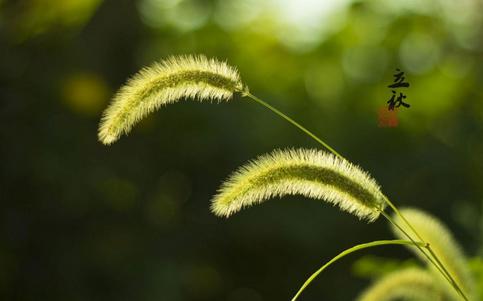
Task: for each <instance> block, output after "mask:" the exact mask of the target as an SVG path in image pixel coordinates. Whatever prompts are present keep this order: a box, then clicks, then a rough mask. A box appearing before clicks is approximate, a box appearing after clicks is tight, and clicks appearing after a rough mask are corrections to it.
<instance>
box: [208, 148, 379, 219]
mask: <svg viewBox="0 0 483 301" xmlns="http://www.w3.org/2000/svg"><path fill="white" fill-rule="evenodd" d="M285 195H303V196H306V197H309V198H313V199H319V200H324V201H327V202H329V203H332V204H333V205H337V206H339V207H340V208H341V209H342V210H345V211H347V212H350V213H352V214H354V215H356V216H358V217H359V218H361V219H367V220H369V221H374V220H375V219H376V218H377V217H378V216H379V213H380V211H381V210H384V207H385V202H384V199H383V195H382V193H381V191H380V188H379V185H377V183H376V182H375V180H373V179H372V178H371V177H370V176H369V175H368V174H367V173H366V172H364V171H362V170H361V169H360V168H359V167H357V166H355V165H353V164H351V163H349V162H347V161H345V160H343V159H340V158H337V157H336V156H334V155H332V154H328V153H325V152H323V151H320V150H309V149H293V150H277V151H274V152H272V153H270V154H268V155H264V156H261V157H259V158H257V159H256V160H254V161H252V162H250V163H249V164H247V165H245V166H243V167H241V168H240V169H239V170H238V171H236V172H235V173H234V174H233V175H231V176H230V177H229V178H228V180H226V181H225V182H224V183H223V184H222V186H221V188H220V189H219V191H218V194H217V195H216V196H214V197H213V200H212V205H211V209H212V211H213V212H214V213H215V214H216V215H218V216H224V217H228V216H230V215H232V214H233V213H236V212H237V211H239V210H240V209H242V208H244V207H248V206H251V205H253V204H259V203H261V202H263V201H265V200H267V199H270V198H272V197H277V196H278V197H282V196H285Z"/></svg>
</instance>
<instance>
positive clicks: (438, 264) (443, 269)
mask: <svg viewBox="0 0 483 301" xmlns="http://www.w3.org/2000/svg"><path fill="white" fill-rule="evenodd" d="M384 198H385V200H386V202H387V203H388V204H389V206H390V207H391V208H392V209H393V210H394V212H395V213H396V215H398V216H399V217H400V218H401V219H402V220H403V221H404V223H405V224H406V225H407V226H408V227H409V228H410V229H411V231H412V232H413V233H414V234H415V235H416V236H417V238H418V239H419V240H420V241H422V242H424V241H425V240H424V239H423V238H422V237H421V235H419V234H418V232H417V231H416V229H414V227H413V226H412V225H411V224H410V223H409V221H408V220H407V219H406V218H405V217H404V216H403V215H402V213H401V212H399V210H398V209H397V208H396V206H394V204H393V203H392V202H391V201H389V199H388V198H387V197H386V196H384ZM381 214H382V215H383V216H384V217H385V218H386V219H387V220H388V221H389V222H390V223H391V224H393V225H394V226H395V227H397V228H398V229H399V230H400V231H401V232H402V233H403V234H404V235H405V236H406V237H407V238H408V239H410V240H411V241H413V239H412V238H411V236H410V235H409V234H408V233H407V232H406V231H404V230H403V229H402V227H401V226H400V225H398V224H397V223H396V222H395V221H394V220H392V219H391V218H390V217H389V215H387V214H386V213H385V212H383V211H381ZM424 248H425V249H426V250H428V252H429V254H430V255H428V254H427V253H426V252H424V251H423V249H421V248H420V247H418V249H419V251H421V253H422V254H423V255H424V256H425V257H426V258H427V259H428V260H429V262H431V264H433V266H434V267H436V269H437V270H438V271H439V272H440V273H441V274H442V275H443V276H444V278H445V279H446V280H447V281H448V282H449V284H451V286H453V288H454V289H455V290H456V292H457V293H458V294H459V295H460V296H461V297H462V298H463V299H464V300H468V297H466V295H465V293H464V292H463V290H462V289H461V287H460V286H459V285H458V283H457V282H456V281H455V279H454V277H453V276H452V275H451V273H450V272H449V271H448V270H447V269H446V267H445V266H444V264H443V263H442V262H441V260H440V259H439V258H438V256H437V255H436V253H434V251H433V249H432V248H431V245H430V244H429V243H426V244H425V246H424ZM430 256H431V257H433V258H434V260H433V259H432V258H431V257H430ZM435 261H436V262H435Z"/></svg>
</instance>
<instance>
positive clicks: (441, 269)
mask: <svg viewBox="0 0 483 301" xmlns="http://www.w3.org/2000/svg"><path fill="white" fill-rule="evenodd" d="M240 92H241V93H242V95H243V96H246V97H248V98H250V99H251V100H253V101H255V102H256V103H258V104H260V105H262V106H264V107H266V108H267V109H269V110H271V111H272V112H274V113H275V114H277V115H278V116H280V117H282V118H283V119H285V120H286V121H288V122H289V123H291V124H292V125H294V126H295V127H297V128H298V129H300V130H301V131H302V132H304V133H305V134H307V135H308V136H310V137H311V138H312V139H314V140H315V141H317V142H318V143H320V144H321V145H322V146H323V147H325V148H326V149H328V150H329V151H330V152H332V153H333V154H334V155H336V156H337V157H339V158H341V159H344V160H346V161H347V159H346V158H345V157H343V156H342V155H341V154H339V153H338V152H337V151H336V150H335V149H333V148H332V147H331V146H330V145H328V144H327V143H325V142H324V141H323V140H322V139H320V138H319V137H317V136H316V135H315V134H314V133H312V132H311V131H309V130H308V129H306V128H305V127H304V126H302V125H301V124H300V123H298V122H296V121H295V120H293V119H292V118H290V117H289V116H287V115H286V114H284V113H282V112H281V111H279V110H278V109H277V108H275V107H273V106H272V105H270V104H268V103H267V102H265V101H263V100H261V99H260V98H258V97H256V96H255V95H253V94H251V93H250V92H249V91H248V89H247V88H244V89H243V90H241V91H240ZM383 197H384V200H385V201H386V203H387V204H388V205H389V207H391V209H392V210H393V211H394V212H395V213H396V215H397V216H399V217H400V218H401V219H402V220H403V222H404V223H405V224H406V225H407V226H408V227H409V228H410V229H411V231H412V232H413V233H414V234H415V235H416V236H417V238H418V239H419V240H420V241H421V242H422V244H423V246H424V248H425V249H427V250H428V252H429V253H430V255H431V256H432V257H433V258H434V260H436V262H437V263H436V262H434V260H433V259H431V257H430V256H429V255H428V254H427V253H426V252H425V251H424V250H423V249H422V248H421V245H418V243H416V242H415V241H414V240H413V239H412V237H411V236H410V235H409V234H407V233H406V232H405V231H404V230H403V229H402V228H401V227H400V226H399V225H397V224H396V223H394V222H393V221H392V219H390V217H389V216H388V215H387V214H385V213H384V212H383V211H381V213H382V214H383V215H384V216H385V217H386V219H388V221H389V222H391V223H392V224H393V225H395V226H396V227H397V228H398V229H399V230H401V231H402V232H403V233H404V235H405V236H407V237H408V238H409V239H410V241H411V243H412V244H415V245H416V247H418V249H419V251H420V252H421V253H422V254H423V255H424V256H425V257H426V258H427V259H428V260H429V261H430V262H431V263H432V264H433V265H434V266H435V267H436V268H437V269H438V271H439V272H440V273H441V274H442V275H443V276H444V277H445V279H446V280H447V281H448V282H449V283H450V284H451V285H452V286H453V288H454V289H455V290H456V291H457V292H458V294H460V295H461V296H462V297H463V298H464V299H465V300H468V298H467V297H466V295H465V294H464V293H463V291H462V290H461V288H460V287H459V286H458V284H457V283H456V281H455V280H454V278H453V276H452V275H451V274H450V273H449V272H448V270H447V269H446V267H445V266H444V265H443V263H442V262H441V260H440V259H439V258H438V256H437V255H436V254H435V253H434V252H433V250H432V249H431V246H430V245H429V244H428V243H426V242H425V241H424V239H422V237H421V235H419V233H418V232H417V231H416V229H414V227H413V226H412V225H411V223H409V221H408V220H407V219H406V218H405V217H404V215H403V214H402V213H401V212H400V211H399V210H398V209H397V207H396V206H395V205H394V204H393V203H392V202H391V201H390V200H389V198H388V197H387V196H385V195H383ZM320 272H321V271H320ZM320 272H319V273H320ZM315 276H317V275H315ZM309 280H310V279H309ZM309 283H310V281H309ZM293 300H295V298H294V299H293ZM293 300H292V301H293Z"/></svg>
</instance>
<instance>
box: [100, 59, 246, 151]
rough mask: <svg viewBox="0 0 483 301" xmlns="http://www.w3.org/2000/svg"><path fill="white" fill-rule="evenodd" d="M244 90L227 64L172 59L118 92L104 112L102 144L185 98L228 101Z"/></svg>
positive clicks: (110, 141) (151, 67) (233, 69)
mask: <svg viewBox="0 0 483 301" xmlns="http://www.w3.org/2000/svg"><path fill="white" fill-rule="evenodd" d="M242 89H243V84H242V82H241V80H240V76H239V74H238V72H237V70H236V69H235V68H233V67H231V66H229V65H228V64H226V63H224V62H220V61H217V60H215V59H207V58H206V57H205V56H201V55H200V56H177V57H170V58H168V59H166V60H164V61H161V62H160V63H155V64H153V65H152V66H150V67H147V68H144V69H143V70H141V71H140V72H138V73H137V74H136V75H134V76H133V77H132V78H131V79H130V80H128V81H127V83H126V84H125V85H124V86H123V87H122V88H121V89H120V90H119V91H118V92H117V94H116V96H115V97H114V99H113V100H112V103H111V104H110V105H109V107H108V108H107V109H106V110H105V111H104V114H103V117H102V120H101V124H100V126H99V133H98V136H99V140H100V141H101V142H102V143H104V144H111V143H113V142H115V141H116V140H117V139H119V137H120V136H121V135H122V134H127V133H128V132H129V131H130V130H131V128H132V127H133V126H134V125H135V124H136V123H137V122H139V121H140V120H141V119H142V118H143V117H145V116H146V115H147V114H149V113H151V112H152V111H154V110H156V109H158V108H159V107H160V106H162V105H165V104H169V103H173V102H176V101H179V100H181V99H183V98H191V99H195V100H199V101H203V100H212V101H213V100H214V101H222V100H229V99H230V98H232V96H233V93H235V92H237V91H242Z"/></svg>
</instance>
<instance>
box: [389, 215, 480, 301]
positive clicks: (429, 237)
mask: <svg viewBox="0 0 483 301" xmlns="http://www.w3.org/2000/svg"><path fill="white" fill-rule="evenodd" d="M401 214H402V215H403V216H404V217H405V218H406V219H407V220H408V222H409V223H410V224H411V225H412V226H413V227H414V229H415V230H416V231H417V232H418V233H419V235H421V238H422V239H423V240H424V241H425V242H427V243H429V245H430V246H431V248H432V249H433V251H434V253H435V254H436V255H437V256H438V257H439V259H440V260H441V262H442V263H443V265H444V266H445V267H446V268H447V270H448V271H449V272H450V274H451V275H453V277H454V279H455V281H456V282H457V283H458V285H459V286H460V287H461V288H462V289H463V291H464V292H465V294H466V295H467V296H469V297H473V298H470V300H473V299H475V300H476V298H475V296H474V293H475V289H474V281H473V279H472V276H471V273H470V272H469V270H468V265H467V263H466V259H465V256H464V254H463V252H462V250H461V248H460V246H459V244H458V243H457V242H456V240H455V239H454V238H453V235H452V234H451V232H450V231H449V230H448V229H447V228H446V226H445V225H444V224H443V223H441V222H440V221H439V220H438V219H436V218H435V217H433V216H431V215H429V214H428V213H425V212H424V211H422V210H418V209H412V208H407V209H403V210H401ZM394 219H395V221H396V222H397V223H399V224H400V225H404V224H403V223H402V220H401V219H400V218H399V217H398V216H396V215H395V216H394ZM392 229H393V231H394V233H395V234H396V235H397V236H399V237H401V238H403V237H404V235H403V234H402V233H401V232H400V231H399V230H398V229H396V228H394V227H393V228H392ZM403 229H404V231H406V232H409V233H412V231H411V229H409V227H407V226H403ZM410 248H411V249H412V250H413V251H414V252H415V253H416V254H417V255H418V256H419V257H420V258H422V259H423V260H425V261H426V257H424V256H422V255H421V254H420V252H418V251H417V250H416V249H415V248H414V247H410ZM435 274H436V275H437V277H438V279H440V280H441V281H440V284H441V285H443V286H444V288H445V289H446V291H447V292H448V293H449V294H452V295H453V298H454V299H455V300H461V299H460V297H459V296H458V295H457V294H456V292H455V290H454V289H453V288H452V287H451V286H449V285H448V283H447V282H446V281H445V280H444V278H443V277H442V276H441V275H440V274H439V273H437V272H435Z"/></svg>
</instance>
